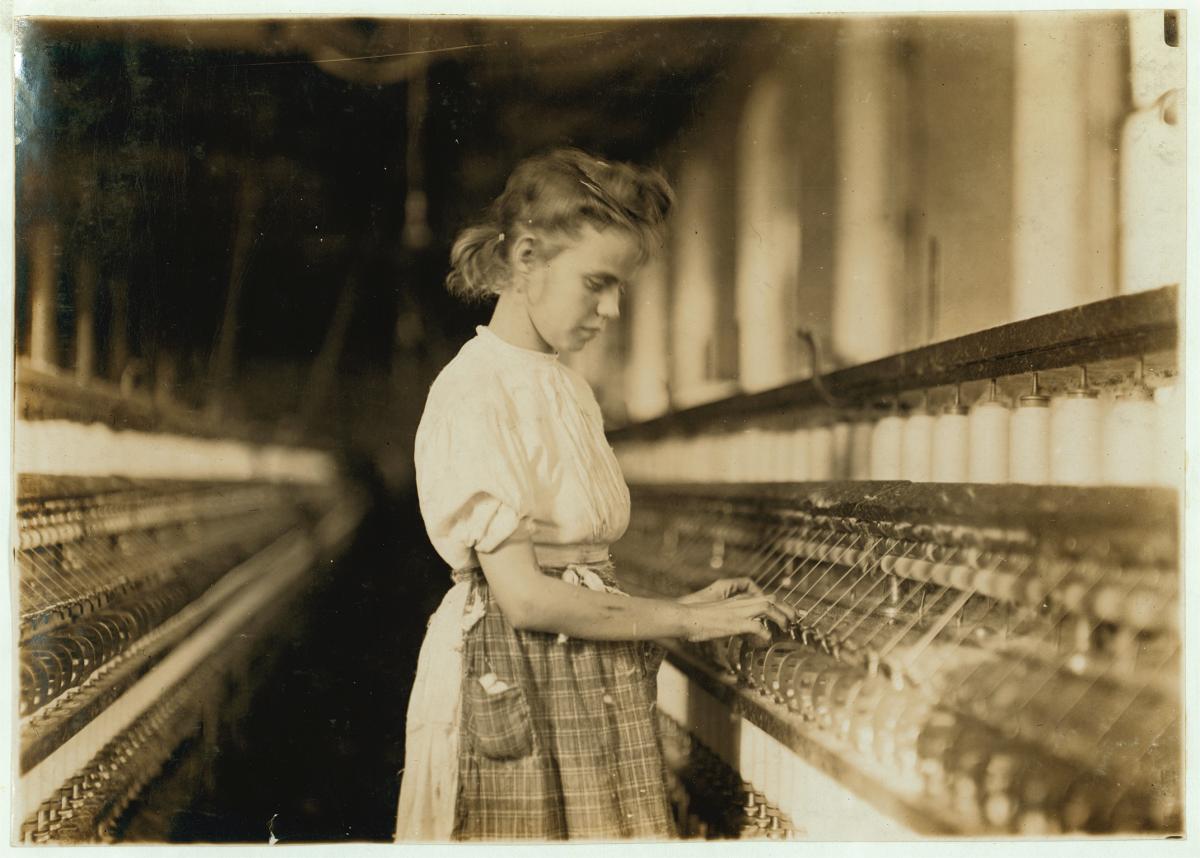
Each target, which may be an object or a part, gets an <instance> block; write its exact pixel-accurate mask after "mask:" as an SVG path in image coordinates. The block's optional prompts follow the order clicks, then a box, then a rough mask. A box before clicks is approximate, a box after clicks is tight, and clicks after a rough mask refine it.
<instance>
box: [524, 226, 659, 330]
mask: <svg viewBox="0 0 1200 858" xmlns="http://www.w3.org/2000/svg"><path fill="white" fill-rule="evenodd" d="M566 241H567V243H566V244H565V245H564V246H561V249H560V250H559V251H558V252H557V253H555V254H554V255H553V256H551V257H550V258H549V259H545V258H542V259H539V260H538V261H537V262H535V263H533V265H531V266H530V269H529V270H528V273H527V275H526V277H525V281H524V290H523V292H524V298H525V307H526V310H527V312H528V313H529V320H530V322H531V323H532V324H533V328H534V330H535V331H536V333H537V335H538V336H539V337H540V338H541V340H542V342H543V343H544V344H545V346H546V350H547V351H558V352H564V351H566V352H575V351H579V349H581V348H583V347H584V346H585V345H586V344H587V343H588V342H589V341H590V340H592V339H593V338H594V337H596V336H597V335H598V334H599V333H600V332H601V331H602V330H604V326H605V325H606V324H607V323H608V321H609V320H610V319H616V318H617V317H618V316H619V315H620V299H621V295H622V293H623V292H624V291H625V287H626V286H627V285H628V284H629V282H630V281H631V280H632V279H633V277H634V275H635V274H636V272H637V270H638V267H639V260H638V244H637V240H636V239H635V238H634V237H633V236H632V235H630V234H629V233H628V232H626V231H625V230H623V229H619V228H609V229H605V230H603V231H598V230H596V229H595V228H594V227H592V226H591V225H584V226H583V227H582V228H581V230H580V233H579V237H578V238H577V239H570V238H568V239H567V240H566Z"/></svg>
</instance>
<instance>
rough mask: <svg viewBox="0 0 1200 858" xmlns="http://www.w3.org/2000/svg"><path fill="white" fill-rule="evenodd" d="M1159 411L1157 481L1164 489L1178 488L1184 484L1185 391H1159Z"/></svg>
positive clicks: (1157, 391)
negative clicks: (1169, 487) (1167, 487)
mask: <svg viewBox="0 0 1200 858" xmlns="http://www.w3.org/2000/svg"><path fill="white" fill-rule="evenodd" d="M1154 405H1155V408H1156V409H1157V412H1158V413H1157V415H1156V417H1157V419H1156V421H1155V424H1156V431H1155V436H1156V437H1155V446H1156V448H1157V449H1156V453H1157V455H1156V456H1155V459H1156V467H1155V476H1156V481H1157V482H1158V484H1159V485H1162V486H1173V487H1179V486H1180V485H1182V483H1183V461H1184V459H1183V447H1184V437H1183V411H1184V397H1183V389H1182V388H1181V387H1180V386H1178V385H1175V386H1174V387H1160V388H1158V390H1156V391H1154Z"/></svg>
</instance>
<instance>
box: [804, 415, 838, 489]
mask: <svg viewBox="0 0 1200 858" xmlns="http://www.w3.org/2000/svg"><path fill="white" fill-rule="evenodd" d="M833 432H834V427H833V426H828V425H824V426H814V427H812V428H811V429H809V430H808V479H810V480H813V481H817V482H820V481H824V480H832V479H834V473H835V470H836V467H835V464H836V463H835V459H836V456H835V453H834V435H833Z"/></svg>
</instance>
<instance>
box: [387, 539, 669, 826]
mask: <svg viewBox="0 0 1200 858" xmlns="http://www.w3.org/2000/svg"><path fill="white" fill-rule="evenodd" d="M535 549H536V551H537V556H538V562H539V565H540V566H541V567H542V571H543V572H544V573H545V574H547V575H553V576H555V577H559V578H561V579H562V580H564V581H567V582H568V583H571V584H575V585H577V586H582V587H588V588H589V589H594V590H604V591H607V592H613V593H620V592H621V591H620V590H619V588H618V587H617V585H616V581H615V579H614V578H613V574H612V564H611V562H610V561H609V560H608V551H607V547H606V546H542V545H539V546H536V547H535ZM454 577H455V581H456V583H455V585H454V586H453V587H452V588H451V589H450V592H448V593H447V594H446V596H445V598H444V599H443V601H442V604H441V606H440V607H439V608H438V610H437V611H436V612H435V613H434V615H433V617H432V618H431V620H430V623H429V629H428V632H427V634H426V636H425V641H424V643H423V644H422V647H421V654H420V656H419V658H418V662H417V677H416V681H415V683H414V686H413V691H412V696H411V698H410V702H409V709H408V722H407V727H406V746H405V768H404V780H403V782H402V784H401V789H400V802H399V808H398V812H397V829H396V839H397V841H413V840H416V841H446V840H452V839H453V840H477V839H503V840H511V839H523V838H533V839H538V840H557V839H568V838H569V839H581V838H593V839H596V838H601V839H616V838H638V839H644V840H648V839H664V838H669V837H673V836H674V835H675V832H676V829H675V825H674V822H673V820H672V816H671V808H670V803H669V801H668V798H667V787H666V769H665V765H664V762H663V756H662V746H661V738H660V736H659V734H658V726H657V720H656V718H655V698H656V675H657V672H658V667H659V665H660V664H661V662H662V658H663V654H664V653H663V650H662V648H661V647H659V646H657V645H656V644H653V643H651V642H646V641H593V640H583V639H575V638H568V637H566V636H565V635H556V634H553V633H549V632H533V631H520V630H516V629H514V628H513V627H512V626H511V625H510V624H509V623H508V621H507V620H506V619H505V618H504V615H503V614H502V613H501V611H500V609H499V606H498V605H497V604H496V601H495V599H494V597H493V596H492V594H491V592H490V589H489V588H488V585H487V581H486V579H485V578H484V576H483V573H482V571H481V570H479V569H478V568H477V567H472V568H468V569H463V570H456V571H455V573H454Z"/></svg>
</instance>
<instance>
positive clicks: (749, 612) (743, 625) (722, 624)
mask: <svg viewBox="0 0 1200 858" xmlns="http://www.w3.org/2000/svg"><path fill="white" fill-rule="evenodd" d="M684 608H685V610H687V612H688V614H687V629H688V633H687V639H688V640H690V641H693V642H695V641H707V640H712V639H714V638H729V637H734V636H735V635H752V636H753V637H755V638H758V640H760V641H762V642H763V643H770V641H771V631H770V629H769V628H768V627H767V624H766V622H764V620H765V621H767V622H772V623H774V624H775V625H776V626H778V627H779V628H780V629H787V627H788V626H789V625H791V624H792V623H793V622H795V620H796V611H795V610H794V609H793V608H792V607H791V606H790V605H787V604H780V603H778V602H775V601H773V600H771V599H770V598H768V597H767V596H764V595H762V594H761V593H756V594H743V595H739V596H732V597H730V598H728V599H720V600H718V601H715V602H695V603H688V604H685V605H684Z"/></svg>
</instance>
